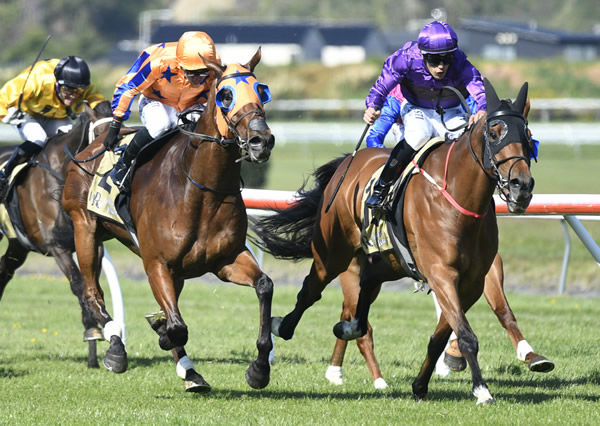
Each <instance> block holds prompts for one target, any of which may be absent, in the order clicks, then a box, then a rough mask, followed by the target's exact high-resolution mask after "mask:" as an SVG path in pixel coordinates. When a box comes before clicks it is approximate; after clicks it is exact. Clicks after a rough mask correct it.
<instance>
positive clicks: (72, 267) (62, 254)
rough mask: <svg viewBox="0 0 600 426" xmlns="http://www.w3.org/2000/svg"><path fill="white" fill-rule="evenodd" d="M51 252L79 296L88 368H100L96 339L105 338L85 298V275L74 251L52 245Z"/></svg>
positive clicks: (74, 292)
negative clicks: (76, 261)
mask: <svg viewBox="0 0 600 426" xmlns="http://www.w3.org/2000/svg"><path fill="white" fill-rule="evenodd" d="M50 254H51V255H52V257H54V260H55V261H56V264H57V265H58V267H59V268H60V270H61V271H62V272H63V274H65V276H66V277H67V279H68V280H69V283H70V285H71V291H72V292H73V294H74V295H75V297H77V300H78V301H79V305H80V307H81V322H82V323H83V327H84V330H85V331H84V333H83V340H84V341H86V342H88V368H99V365H98V358H97V355H96V341H97V340H104V336H103V335H102V331H101V330H100V328H99V327H98V322H97V321H96V320H95V318H94V315H93V314H92V312H91V311H90V309H89V307H88V304H87V303H85V300H84V298H83V277H82V276H81V272H80V271H79V268H78V267H77V265H76V264H75V261H74V260H73V256H72V253H71V252H69V251H68V250H64V249H60V248H56V247H55V246H54V247H51V248H50Z"/></svg>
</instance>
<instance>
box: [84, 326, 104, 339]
mask: <svg viewBox="0 0 600 426" xmlns="http://www.w3.org/2000/svg"><path fill="white" fill-rule="evenodd" d="M91 340H104V334H102V330H100V329H99V328H98V327H92V328H88V329H86V330H85V331H84V332H83V341H84V342H89V341H91Z"/></svg>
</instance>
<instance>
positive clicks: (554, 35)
mask: <svg viewBox="0 0 600 426" xmlns="http://www.w3.org/2000/svg"><path fill="white" fill-rule="evenodd" d="M460 29H461V30H463V31H464V30H471V31H479V32H484V33H492V34H496V33H500V32H512V33H515V34H517V35H518V36H519V39H521V40H528V41H535V42H540V43H548V44H561V45H563V44H600V35H597V34H593V33H570V32H566V31H561V30H554V29H549V28H543V27H539V26H538V25H537V23H535V22H515V21H503V20H496V19H494V20H492V19H480V18H477V19H475V18H469V19H461V20H460Z"/></svg>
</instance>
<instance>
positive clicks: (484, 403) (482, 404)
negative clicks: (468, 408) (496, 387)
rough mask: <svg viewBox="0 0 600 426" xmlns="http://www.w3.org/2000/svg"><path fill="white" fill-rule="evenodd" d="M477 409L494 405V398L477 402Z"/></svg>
mask: <svg viewBox="0 0 600 426" xmlns="http://www.w3.org/2000/svg"><path fill="white" fill-rule="evenodd" d="M476 405H477V406H478V407H487V406H489V405H496V401H494V398H489V399H486V400H485V401H481V402H480V401H477V404H476Z"/></svg>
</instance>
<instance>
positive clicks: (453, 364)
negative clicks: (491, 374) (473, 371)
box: [444, 352, 467, 371]
mask: <svg viewBox="0 0 600 426" xmlns="http://www.w3.org/2000/svg"><path fill="white" fill-rule="evenodd" d="M444 363H445V364H446V365H447V366H448V368H449V369H450V370H452V371H463V370H464V369H465V368H467V361H466V360H465V358H464V357H462V356H454V355H450V354H449V353H448V352H445V353H444Z"/></svg>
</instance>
